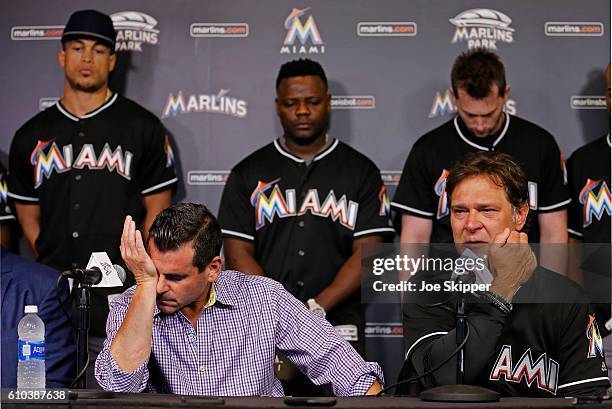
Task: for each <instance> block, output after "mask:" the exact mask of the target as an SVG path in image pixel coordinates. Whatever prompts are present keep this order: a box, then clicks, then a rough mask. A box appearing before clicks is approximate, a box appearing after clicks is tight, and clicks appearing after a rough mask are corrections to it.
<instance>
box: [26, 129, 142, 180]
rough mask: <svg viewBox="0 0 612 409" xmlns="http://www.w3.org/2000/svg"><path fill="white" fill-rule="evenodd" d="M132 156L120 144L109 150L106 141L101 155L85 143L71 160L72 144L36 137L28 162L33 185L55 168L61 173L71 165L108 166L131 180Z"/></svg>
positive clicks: (94, 167) (111, 170)
mask: <svg viewBox="0 0 612 409" xmlns="http://www.w3.org/2000/svg"><path fill="white" fill-rule="evenodd" d="M133 157H134V155H133V154H132V153H131V152H130V151H125V153H124V152H123V149H122V148H121V145H119V146H117V148H115V150H112V149H111V148H110V145H109V144H108V143H106V144H104V147H103V148H102V151H101V152H100V155H97V154H96V151H95V149H94V146H93V145H92V144H90V143H86V144H84V145H83V147H82V148H81V151H80V152H79V154H78V156H77V157H76V159H74V160H73V158H74V156H73V150H72V144H68V145H65V146H62V148H61V149H60V148H59V147H58V146H57V144H56V143H55V142H54V141H53V139H51V140H49V141H38V144H36V147H35V148H34V150H33V151H32V154H31V155H30V163H31V164H32V166H34V188H38V187H40V185H42V183H43V181H44V179H45V178H46V179H49V177H51V174H52V173H53V172H54V171H55V172H57V173H64V172H67V171H69V170H71V169H72V168H75V169H83V168H88V169H91V170H103V169H107V170H108V171H109V172H117V173H118V174H119V175H121V176H123V177H124V178H126V179H127V180H130V179H131V168H132V159H133Z"/></svg>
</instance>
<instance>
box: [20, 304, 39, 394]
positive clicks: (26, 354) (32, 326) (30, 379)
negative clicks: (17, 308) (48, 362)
mask: <svg viewBox="0 0 612 409" xmlns="http://www.w3.org/2000/svg"><path fill="white" fill-rule="evenodd" d="M24 312H25V315H24V316H23V318H22V319H21V321H19V326H18V327H17V332H18V333H19V351H18V363H17V388H20V389H21V388H29V389H45V324H44V323H43V322H42V320H41V319H40V317H39V316H38V315H36V314H37V313H38V307H37V306H36V305H26V306H25V308H24Z"/></svg>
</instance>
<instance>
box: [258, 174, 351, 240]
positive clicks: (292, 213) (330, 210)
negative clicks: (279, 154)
mask: <svg viewBox="0 0 612 409" xmlns="http://www.w3.org/2000/svg"><path fill="white" fill-rule="evenodd" d="M279 181H280V178H278V179H274V180H272V181H270V182H262V181H259V182H258V183H257V186H256V187H255V190H253V193H252V194H251V199H250V202H251V206H253V207H254V208H255V229H256V230H259V229H260V228H262V227H263V226H264V225H265V223H266V220H267V221H268V222H269V223H272V222H273V221H274V218H275V217H277V216H278V217H280V218H285V217H296V216H302V215H304V214H306V213H307V212H310V213H311V214H313V215H315V216H319V217H328V218H330V219H332V220H333V221H337V222H339V223H340V224H341V225H343V226H344V227H346V228H348V229H350V230H354V229H355V223H356V221H357V210H358V208H359V205H358V204H357V203H355V202H353V201H352V200H347V198H346V195H342V196H341V197H340V198H339V199H338V198H337V197H336V195H335V193H334V191H333V190H330V191H329V193H328V194H327V196H326V197H325V199H324V200H323V202H321V201H320V199H319V193H318V191H317V189H309V190H308V191H306V192H305V193H306V194H305V196H304V200H303V201H302V204H301V205H300V207H299V208H298V207H297V202H296V192H295V189H287V190H285V192H284V194H283V192H282V191H281V189H280V187H279V186H278V184H277V183H278V182H279Z"/></svg>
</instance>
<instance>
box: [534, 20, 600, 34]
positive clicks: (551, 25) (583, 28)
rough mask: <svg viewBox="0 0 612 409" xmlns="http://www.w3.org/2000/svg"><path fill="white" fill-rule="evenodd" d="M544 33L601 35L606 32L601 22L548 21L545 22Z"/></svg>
mask: <svg viewBox="0 0 612 409" xmlns="http://www.w3.org/2000/svg"><path fill="white" fill-rule="evenodd" d="M544 34H546V35H547V36H549V37H556V36H562V37H567V36H572V37H600V36H602V35H603V34H604V26H603V24H602V23H599V22H584V23H578V22H557V21H548V22H546V24H544Z"/></svg>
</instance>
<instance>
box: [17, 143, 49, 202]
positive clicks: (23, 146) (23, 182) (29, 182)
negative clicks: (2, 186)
mask: <svg viewBox="0 0 612 409" xmlns="http://www.w3.org/2000/svg"><path fill="white" fill-rule="evenodd" d="M24 136H25V135H21V132H20V131H17V133H16V134H15V137H14V138H13V142H12V143H11V149H10V153H9V174H10V176H9V178H8V196H9V197H10V198H11V199H13V200H14V201H16V202H22V203H30V204H36V203H38V192H37V191H36V188H35V186H34V167H33V165H32V163H31V159H30V156H31V155H32V152H31V149H29V148H28V146H27V143H26V139H27V138H25V137H24ZM41 177H44V176H42V175H41Z"/></svg>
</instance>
